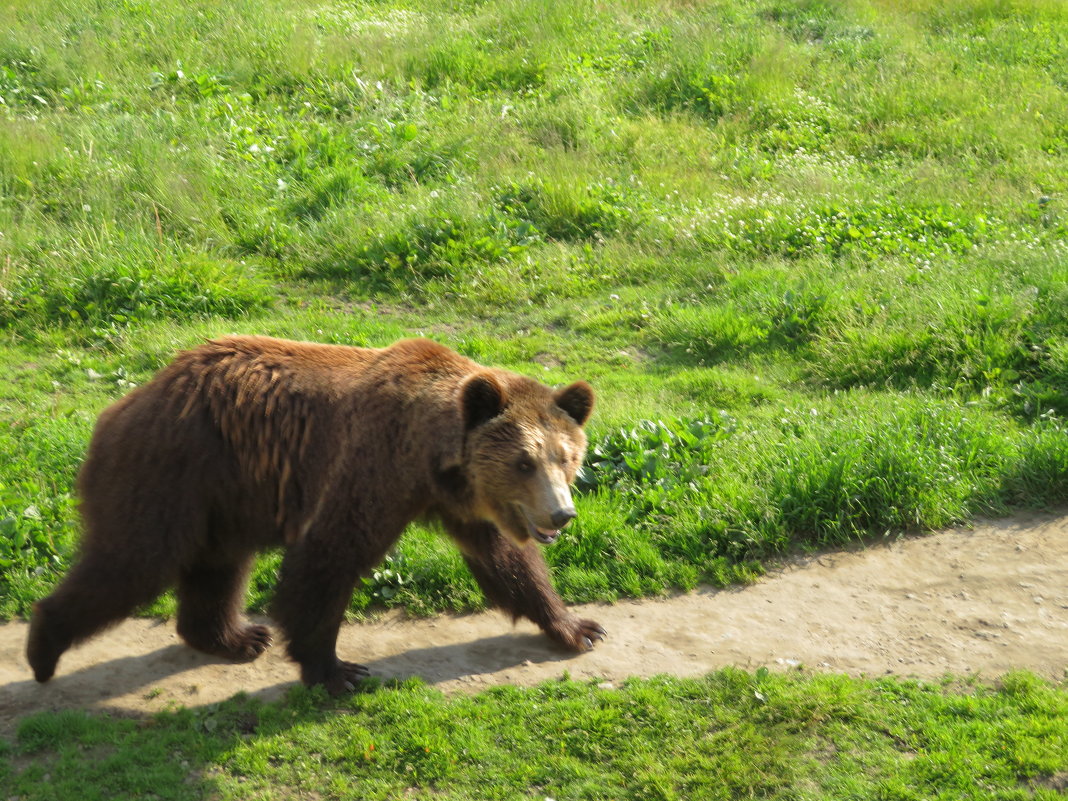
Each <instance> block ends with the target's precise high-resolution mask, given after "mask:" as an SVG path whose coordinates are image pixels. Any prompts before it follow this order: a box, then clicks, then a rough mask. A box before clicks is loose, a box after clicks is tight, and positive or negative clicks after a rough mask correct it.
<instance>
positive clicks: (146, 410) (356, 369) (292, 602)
mask: <svg viewBox="0 0 1068 801" xmlns="http://www.w3.org/2000/svg"><path fill="white" fill-rule="evenodd" d="M592 408H593V391H592V390H591V389H590V387H589V386H588V385H587V384H585V383H583V382H577V383H575V384H572V385H570V386H568V387H566V388H564V389H561V390H558V391H556V392H553V391H552V390H550V389H549V388H547V387H545V386H543V385H541V384H539V383H537V382H536V381H533V380H531V379H529V378H525V377H523V376H519V375H516V374H514V373H510V372H506V371H504V370H498V369H490V368H485V367H481V366H480V365H478V364H476V363H475V362H473V361H471V360H469V359H466V358H464V357H462V356H460V355H459V354H457V353H454V352H453V351H451V350H449V349H447V348H445V347H443V346H441V345H437V344H435V343H433V342H429V341H427V340H406V341H402V342H398V343H397V344H395V345H393V346H391V347H388V348H381V349H376V348H354V347H343V346H332V345H318V344H312V343H303V342H290V341H287V340H280V339H272V338H268V337H239V336H235V337H228V338H224V339H219V340H215V341H211V342H208V343H206V344H204V345H202V346H201V347H199V348H196V349H195V350H191V351H187V352H184V353H182V354H180V355H179V356H178V357H177V358H176V359H175V360H174V361H173V362H172V363H171V364H170V365H169V366H168V367H166V368H165V369H164V370H162V371H161V372H160V373H159V374H158V375H157V376H156V377H155V378H154V379H153V380H152V381H151V382H149V383H148V384H145V385H144V386H142V387H139V388H138V389H136V390H134V391H133V392H131V393H130V394H129V395H127V396H126V397H124V398H122V399H121V400H119V401H118V402H116V403H115V404H114V405H112V406H111V407H109V408H108V409H106V410H105V411H104V412H103V413H102V414H101V416H100V419H99V421H98V423H97V427H96V431H95V432H94V434H93V439H92V442H91V444H90V447H89V453H88V456H87V458H86V461H85V464H84V465H83V467H82V470H81V473H80V475H79V494H80V497H81V511H82V516H83V520H84V524H85V534H84V539H83V543H82V551H81V555H80V558H79V560H78V562H77V563H76V564H75V565H74V567H73V568H72V569H71V571H70V573H69V574H68V575H67V576H66V578H65V579H64V581H63V582H62V583H61V584H60V586H59V587H58V588H57V589H56V591H55V592H54V593H53V594H52V595H50V596H49V597H47V598H45V599H43V600H42V601H40V602H39V603H38V604H37V606H36V609H35V612H34V616H33V621H32V625H31V628H30V635H29V643H28V646H27V653H28V657H29V662H30V665H31V666H32V668H33V670H34V675H35V676H36V678H37V680H38V681H42V682H43V681H47V680H48V679H49V678H50V677H51V676H52V675H53V673H54V672H55V669H56V664H57V662H58V660H59V657H60V656H61V655H62V654H63V652H64V651H66V650H67V648H69V647H70V646H71V645H72V644H74V643H77V642H79V641H81V640H84V639H86V638H88V637H90V636H92V635H93V634H94V633H96V632H98V631H100V630H101V629H103V628H105V627H106V626H108V625H111V624H113V623H116V622H117V621H119V620H121V619H122V618H124V617H126V616H127V615H129V614H130V613H131V611H133V610H134V609H135V608H136V607H138V606H140V605H142V604H145V603H148V602H150V601H151V600H152V599H154V598H155V597H157V596H158V595H159V594H160V593H162V592H163V591H164V590H166V589H168V588H169V587H175V588H176V590H177V598H178V621H177V626H178V632H179V634H181V636H182V637H183V638H184V639H185V640H186V642H188V643H189V644H190V645H191V646H193V647H195V648H198V649H200V650H202V651H205V652H207V653H211V654H216V655H219V656H223V657H227V658H230V659H238V660H241V659H254V658H255V657H257V656H258V655H259V654H261V653H262V652H263V651H264V650H265V649H266V648H267V647H268V646H269V645H270V642H271V635H270V630H269V629H268V628H267V627H265V626H259V625H252V624H250V623H247V622H245V621H243V620H242V618H241V610H242V608H243V606H244V594H245V587H246V580H247V575H248V571H249V567H250V565H251V564H252V560H253V557H254V555H255V553H256V552H257V551H259V550H262V549H265V548H271V547H275V546H284V547H285V555H284V558H283V561H282V569H281V576H280V580H279V582H278V587H277V590H276V595H275V601H274V605H273V618H274V620H275V621H276V623H277V624H278V625H279V626H280V627H281V630H282V633H283V634H284V635H285V638H286V641H287V643H288V652H289V655H290V656H291V657H292V658H293V659H294V660H295V661H296V662H297V663H298V664H299V665H300V670H301V678H302V679H303V681H304V682H305V683H307V684H323V685H325V686H326V688H327V689H328V690H329V691H330V692H332V693H339V692H343V691H345V690H346V689H350V688H351V687H352V686H353V684H354V683H355V682H356V681H357V680H359V679H360V678H362V677H363V676H365V675H366V673H367V671H366V668H364V667H363V666H361V665H357V664H354V663H349V662H343V661H341V660H340V659H338V657H337V655H336V653H335V644H336V640H337V634H338V629H339V627H340V624H341V621H342V618H343V616H344V612H345V609H346V607H347V605H348V602H349V599H350V597H351V594H352V591H353V588H354V586H355V584H356V581H357V580H358V579H359V577H360V576H361V574H366V573H367V572H368V571H369V570H370V569H371V568H373V567H374V566H375V565H376V564H378V562H379V561H381V560H382V558H383V557H384V555H385V554H386V552H387V551H388V550H389V549H390V547H391V546H392V545H393V544H394V543H395V542H396V541H397V538H398V537H399V536H400V535H401V532H402V531H403V530H404V528H405V527H406V526H407V525H408V523H410V522H411V521H412V520H414V519H416V518H428V519H435V520H437V521H439V522H440V523H441V524H442V526H443V528H444V529H445V531H446V532H447V533H448V534H449V535H450V536H451V537H452V538H453V539H454V540H455V541H456V542H457V543H458V544H459V547H460V549H461V551H462V553H463V556H464V559H465V560H466V561H467V563H468V565H469V566H470V568H471V570H472V572H473V573H474V575H475V577H476V579H477V580H478V583H479V585H480V586H481V587H482V589H483V591H484V592H485V594H486V596H487V598H488V600H489V601H491V602H492V603H494V604H496V605H498V606H500V607H502V608H503V609H504V610H506V611H507V612H509V613H511V614H512V615H513V616H514V617H516V618H519V617H527V618H529V619H530V620H532V621H534V622H535V623H536V624H538V625H539V626H540V627H541V628H542V629H543V630H544V631H545V633H546V634H548V635H549V636H550V637H551V638H552V639H554V640H556V641H557V642H558V643H561V644H563V645H564V646H566V647H568V648H571V649H573V650H577V651H581V650H585V649H587V648H590V647H592V644H593V641H594V640H598V639H601V638H602V637H603V636H604V631H603V629H602V628H601V627H600V626H599V625H598V624H597V623H595V622H593V621H590V620H580V619H578V618H576V617H575V616H573V615H571V614H570V613H568V611H567V609H566V608H565V607H564V605H563V603H562V601H561V600H560V598H559V597H558V596H557V594H556V593H555V592H554V591H553V589H552V586H551V585H550V583H549V576H548V570H547V568H546V565H545V562H544V560H543V558H542V556H541V554H540V552H539V549H538V548H537V546H536V545H535V544H534V541H535V540H537V541H541V542H543V543H546V542H551V541H552V540H553V539H555V537H556V536H557V535H558V534H559V529H560V528H562V527H563V526H565V525H566V524H567V523H568V521H569V520H570V519H571V518H573V517H574V516H575V512H574V508H573V506H572V504H571V499H570V494H569V491H568V485H569V484H570V483H571V481H572V480H573V479H574V476H575V472H576V470H577V469H578V467H579V465H580V464H581V462H582V457H583V453H584V452H585V447H586V439H585V436H584V434H583V432H582V429H581V426H582V425H583V424H584V423H585V422H586V420H587V418H588V417H589V415H590V412H591V410H592Z"/></svg>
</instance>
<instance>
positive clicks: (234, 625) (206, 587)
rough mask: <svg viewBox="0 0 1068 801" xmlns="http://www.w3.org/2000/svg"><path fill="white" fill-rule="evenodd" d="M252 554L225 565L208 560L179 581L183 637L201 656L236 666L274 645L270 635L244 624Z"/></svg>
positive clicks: (188, 570)
mask: <svg viewBox="0 0 1068 801" xmlns="http://www.w3.org/2000/svg"><path fill="white" fill-rule="evenodd" d="M252 560H253V554H251V553H249V554H244V555H242V556H240V557H237V558H235V559H233V560H232V561H225V562H220V561H219V560H217V559H215V560H212V559H209V558H207V557H206V556H203V557H201V558H200V559H198V560H196V561H195V562H194V563H193V564H192V565H190V566H189V567H187V568H185V569H184V570H182V572H181V574H180V575H179V577H178V592H177V595H178V634H179V635H181V637H182V639H184V640H185V641H186V642H187V643H188V644H189V645H191V646H192V647H193V648H196V649H197V650H198V651H203V652H204V653H207V654H212V655H214V656H221V657H223V658H224V659H233V660H236V661H249V660H252V659H255V658H256V657H258V656H259V655H260V654H262V653H263V652H264V651H266V650H267V649H268V648H269V647H270V645H271V630H270V629H269V628H267V627H266V626H260V625H256V624H253V623H246V622H244V621H242V619H241V613H242V612H243V611H244V606H245V588H246V586H247V584H248V573H249V570H250V569H251V567H252Z"/></svg>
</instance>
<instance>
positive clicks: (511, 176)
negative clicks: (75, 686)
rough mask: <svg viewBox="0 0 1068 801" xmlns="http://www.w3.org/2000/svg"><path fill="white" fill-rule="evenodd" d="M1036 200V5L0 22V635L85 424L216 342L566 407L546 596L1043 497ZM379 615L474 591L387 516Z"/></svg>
mask: <svg viewBox="0 0 1068 801" xmlns="http://www.w3.org/2000/svg"><path fill="white" fill-rule="evenodd" d="M1066 176H1068V11H1066V7H1065V6H1064V4H1063V3H1060V2H1056V1H1055V0H1038V1H1036V2H1029V3H1021V2H1011V1H1010V0H1004V2H990V1H989V0H955V1H954V2H952V3H933V2H928V1H927V0H910V2H906V3H898V4H893V5H888V4H886V3H879V2H875V0H843V1H842V2H835V3H830V2H822V1H817V0H743V1H742V2H730V3H727V2H708V3H702V4H696V5H686V4H683V5H679V4H676V3H669V2H661V1H660V0H634V1H633V2H625V3H624V2H617V3H607V4H596V3H589V2H585V1H584V0H554V1H553V2H549V3H539V4H523V3H517V2H514V1H513V0H491V1H490V2H485V3H477V4H470V3H444V4H442V3H428V2H423V1H422V0H410V1H407V2H402V1H401V0H396V2H394V1H393V0H387V2H375V3H370V2H350V3H324V4H319V5H308V4H300V3H294V2H291V0H239V2H235V3H230V4H228V5H227V7H226V8H225V9H222V8H220V7H219V6H218V5H217V4H213V3H208V2H204V0H191V1H190V2H186V3H183V4H178V3H175V2H171V0H160V2H156V3H151V4H150V3H144V2H124V3H121V4H114V3H112V4H107V3H105V4H100V3H88V2H86V0H63V2H60V1H59V0H38V1H37V2H33V3H30V2H25V1H24V0H23V1H21V2H15V3H13V4H9V5H8V6H6V7H5V8H4V9H3V10H2V11H0V367H2V369H0V420H2V421H3V425H2V426H0V453H2V454H3V458H2V459H0V615H2V616H4V617H10V616H14V615H23V614H25V613H26V612H27V610H28V609H29V606H30V604H31V603H32V601H33V600H35V599H36V598H38V597H40V596H41V595H42V594H44V593H45V592H47V590H48V588H49V587H50V586H51V585H52V584H53V583H54V582H55V581H56V580H57V578H58V576H59V575H61V573H62V572H63V570H65V568H66V567H67V566H68V565H69V563H70V560H71V559H72V557H73V555H74V553H75V550H76V542H77V536H76V529H77V523H76V518H77V514H76V505H75V501H74V500H73V498H72V495H71V488H72V486H73V482H74V477H75V474H76V471H77V467H78V464H79V462H80V459H81V457H82V454H83V453H84V450H85V446H86V444H87V442H88V439H89V436H90V433H91V430H92V422H93V420H94V419H95V416H96V414H97V413H98V412H99V411H100V409H102V408H103V407H104V406H105V405H106V404H107V403H109V402H111V401H112V400H114V399H115V398H117V397H118V396H120V395H121V394H122V393H123V392H126V391H128V390H129V388H130V387H131V386H133V385H136V384H139V383H141V382H143V381H145V380H147V379H148V377H149V376H150V375H151V373H152V372H153V371H154V370H156V369H158V368H159V367H160V366H161V365H163V364H164V363H166V361H167V360H168V359H169V358H171V356H172V355H173V353H174V352H175V351H176V350H179V349H181V348H184V347H189V346H192V345H195V344H196V343H197V342H198V341H200V340H201V339H203V338H205V337H210V336H215V335H219V334H223V333H227V332H234V331H240V332H248V333H267V334H273V335H277V336H288V337H296V338H305V339H313V340H317V341H322V342H335V343H341V344H353V345H385V344H388V343H389V342H391V341H393V340H395V339H396V338H398V337H401V336H409V335H414V334H424V335H428V336H432V337H434V338H436V339H438V340H440V341H442V342H444V343H446V344H448V345H450V346H452V347H455V348H457V349H459V350H460V351H461V352H463V353H465V354H467V355H469V356H471V357H472V358H475V359H478V360H481V361H483V362H485V363H489V364H495V365H500V366H503V367H508V368H511V369H515V370H519V371H521V372H525V373H528V374H531V375H534V376H536V377H538V378H541V379H543V380H545V381H547V382H549V383H563V382H565V381H569V380H572V379H574V378H578V377H583V378H586V379H588V380H590V381H591V382H593V383H594V385H595V387H596V389H597V391H598V399H599V404H598V410H597V413H596V416H595V418H594V422H593V423H592V425H591V429H590V434H591V452H590V459H589V461H588V464H587V466H586V468H585V470H584V473H583V476H582V479H581V482H580V483H581V497H580V498H579V504H580V518H579V520H578V521H577V523H576V525H574V526H573V527H572V528H571V529H569V531H568V533H567V534H568V536H567V537H565V538H564V539H563V540H562V541H561V542H560V543H559V544H558V545H557V546H554V547H553V548H552V549H550V550H549V551H547V554H548V557H549V559H550V561H551V562H552V563H553V566H554V573H555V576H556V579H557V581H558V583H559V585H560V587H561V589H562V592H563V594H564V595H565V597H566V598H568V599H569V600H572V601H575V600H594V599H612V598H617V597H620V596H641V595H649V594H659V593H664V592H667V591H670V590H673V589H685V588H689V587H693V586H695V585H696V584H698V583H702V582H712V583H727V582H732V581H738V580H748V579H750V578H752V577H753V576H755V575H758V574H759V573H760V572H761V570H762V569H763V568H762V565H764V564H765V563H766V560H767V559H769V558H771V557H774V556H776V555H778V554H782V553H784V552H788V551H789V550H791V549H796V548H816V547H835V546H840V545H841V544H842V543H844V542H847V541H850V540H856V539H862V538H865V537H870V536H883V535H885V534H887V533H891V534H893V533H897V532H901V531H915V530H924V529H929V528H934V527H941V526H948V525H952V524H954V523H959V522H964V521H968V520H971V519H973V518H974V517H976V516H978V515H990V514H1001V513H1005V512H1007V511H1009V510H1011V509H1013V508H1019V507H1045V506H1054V505H1059V504H1063V503H1064V501H1065V499H1066V497H1068V494H1066V489H1068V487H1066V482H1068V479H1066V477H1068V444H1066V443H1068V437H1066V436H1065V434H1066V431H1065V427H1064V423H1063V422H1062V420H1063V417H1064V415H1065V414H1068V294H1066V293H1068V289H1066V288H1065V287H1066V286H1068V266H1066V265H1068V211H1066V206H1065V203H1066V195H1065V192H1066V184H1065V181H1066ZM277 564H278V555H277V554H273V555H268V556H266V557H265V558H264V559H263V560H262V561H261V562H260V565H259V568H258V570H257V572H256V575H255V576H254V577H253V582H252V592H251V605H252V606H253V607H254V608H257V609H260V608H262V607H263V605H264V603H265V600H266V599H267V598H268V597H269V594H270V590H271V587H272V584H273V581H274V574H275V570H276V568H277ZM381 604H386V605H398V604H399V605H404V606H406V607H407V608H409V609H411V610H413V611H417V612H431V611H435V610H441V609H472V608H478V607H479V606H480V605H481V604H482V599H481V595H480V593H479V592H478V590H477V588H476V587H475V586H474V584H473V582H472V580H471V579H470V577H469V576H468V575H467V574H466V573H465V571H464V570H463V569H462V564H461V561H460V559H459V558H458V556H457V555H456V554H455V552H454V551H453V550H451V549H450V547H449V546H448V545H447V544H446V543H445V542H443V540H442V538H441V537H440V536H439V534H437V533H436V532H432V531H427V530H423V529H414V530H413V531H411V532H410V533H409V534H408V535H407V536H406V538H405V539H404V540H403V541H402V543H401V544H400V546H399V548H398V549H397V551H396V552H395V553H394V554H392V555H391V561H390V562H389V563H388V564H387V565H384V566H383V567H382V568H381V569H380V570H379V571H377V572H376V573H375V575H373V576H371V577H368V580H367V582H366V585H365V586H364V587H363V588H362V589H361V591H360V592H359V593H358V594H357V596H356V597H355V598H354V600H353V607H352V609H353V611H354V612H362V611H365V610H367V609H368V608H370V607H372V606H374V605H381ZM169 607H170V601H169V600H164V601H163V602H161V603H160V604H158V605H157V606H156V607H154V608H153V611H155V612H157V613H159V612H166V611H168V609H169Z"/></svg>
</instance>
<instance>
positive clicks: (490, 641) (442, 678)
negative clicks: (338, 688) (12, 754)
mask: <svg viewBox="0 0 1068 801" xmlns="http://www.w3.org/2000/svg"><path fill="white" fill-rule="evenodd" d="M274 647H275V648H280V647H283V646H281V645H279V644H276V645H275V646H274ZM340 656H341V657H342V658H348V659H353V660H356V661H361V662H362V663H363V664H365V665H366V666H367V667H368V669H369V670H370V671H371V676H372V678H377V679H381V680H383V681H388V680H390V679H402V680H403V679H408V678H413V677H416V678H420V679H422V680H423V681H425V682H427V683H428V684H431V685H435V684H444V683H448V682H451V681H456V680H458V679H462V678H464V677H465V676H479V675H481V674H486V673H497V672H499V671H503V670H508V669H511V668H517V667H519V666H521V665H524V664H527V663H530V664H542V663H546V662H564V661H567V660H570V659H573V658H574V656H575V655H574V654H573V653H570V652H568V651H564V650H562V649H557V648H556V647H555V646H554V645H553V644H552V643H551V642H550V641H548V640H547V639H546V638H545V637H544V635H541V634H525V633H519V632H512V633H508V634H501V635H497V636H493V637H484V638H481V639H478V640H472V641H470V642H464V643H454V644H450V645H438V646H431V647H426V648H413V649H410V650H407V651H402V652H400V653H397V654H393V655H390V656H386V657H380V658H377V659H360V656H359V654H358V653H354V652H351V651H348V649H346V650H345V651H342V653H341V654H340ZM290 664H292V670H293V673H292V675H293V679H292V681H283V682H279V683H277V684H274V685H270V686H266V687H260V688H258V689H252V688H251V687H250V688H242V687H241V686H240V683H239V682H240V680H239V679H238V678H237V677H235V680H234V693H235V694H236V693H240V692H247V693H248V694H249V695H250V696H252V697H255V698H261V699H263V700H274V699H277V698H280V697H281V696H282V695H283V694H284V692H285V690H287V689H288V688H290V687H292V686H295V685H296V684H297V683H298V677H299V672H298V669H297V666H296V664H294V663H290ZM207 665H221V666H224V669H225V666H229V665H233V667H234V668H235V670H237V669H239V667H240V666H239V665H238V664H235V663H232V662H229V661H227V660H224V659H219V658H217V657H212V656H209V655H206V654H202V653H200V652H199V651H196V650H194V649H192V648H190V647H189V646H187V645H185V644H181V643H177V644H173V645H168V646H166V647H163V648H159V649H157V650H155V651H152V652H149V653H146V654H138V655H134V656H123V657H118V658H116V659H110V660H107V661H105V662H100V663H98V664H94V665H90V666H88V667H83V668H81V669H79V670H75V671H73V672H70V673H66V674H65V673H63V670H62V664H61V665H60V671H59V673H58V674H57V675H56V677H55V678H53V679H52V681H50V682H49V683H48V684H44V685H39V684H37V683H36V682H34V681H33V680H32V679H27V680H26V681H25V682H13V683H12V684H10V685H8V687H7V688H5V689H6V690H7V691H8V692H11V693H12V694H13V695H14V696H16V697H19V698H20V699H21V700H24V701H27V702H29V703H30V704H31V705H32V706H39V707H41V708H48V707H49V705H50V704H52V705H53V706H55V707H80V706H85V705H89V704H98V705H101V706H103V707H105V708H106V707H107V701H108V700H109V699H115V698H120V697H122V696H125V695H130V694H134V693H137V692H142V693H144V694H145V695H146V697H148V696H149V695H150V694H151V693H152V692H153V691H154V689H155V686H156V684H157V683H158V682H160V681H162V680H164V679H169V678H171V677H175V676H178V675H179V674H182V673H185V672H187V671H194V670H196V669H197V668H201V667H205V666H207ZM198 680H199V677H198V676H197V675H196V674H195V673H191V674H190V676H189V682H188V683H187V684H185V685H182V684H178V685H177V686H176V687H172V693H173V695H172V697H173V698H174V700H176V701H178V702H179V703H180V704H181V705H182V706H187V707H196V706H200V705H202V704H204V703H208V701H207V700H206V699H202V698H199V697H198V696H199V687H198V686H197V682H198ZM50 688H54V691H53V693H52V694H51V695H52V697H51V699H50V698H49V695H50V693H49V689H50ZM57 691H58V692H57ZM175 691H177V692H175ZM35 702H36V703H35ZM22 711H24V712H26V711H29V710H28V709H27V710H22Z"/></svg>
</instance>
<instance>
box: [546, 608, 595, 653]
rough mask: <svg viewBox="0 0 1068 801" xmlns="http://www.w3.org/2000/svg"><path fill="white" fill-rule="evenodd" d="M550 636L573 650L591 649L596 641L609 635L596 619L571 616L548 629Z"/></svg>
mask: <svg viewBox="0 0 1068 801" xmlns="http://www.w3.org/2000/svg"><path fill="white" fill-rule="evenodd" d="M547 633H548V634H549V636H550V637H552V638H553V639H554V640H556V641H557V642H558V643H560V644H561V645H563V646H565V647H567V648H570V649H571V650H572V651H579V652H581V651H589V650H590V649H592V648H593V644H594V642H595V641H598V640H603V639H604V638H605V637H607V636H608V633H607V632H606V631H605V630H604V627H603V626H601V624H600V623H598V622H596V621H594V620H585V619H582V618H576V617H569V618H567V619H566V620H563V621H561V622H560V623H558V624H557V625H556V626H554V627H553V628H552V629H549V630H548V631H547Z"/></svg>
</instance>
